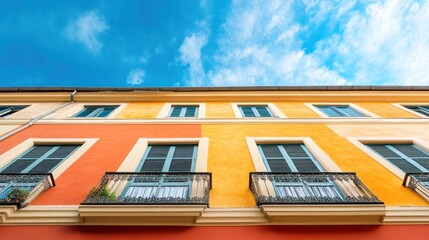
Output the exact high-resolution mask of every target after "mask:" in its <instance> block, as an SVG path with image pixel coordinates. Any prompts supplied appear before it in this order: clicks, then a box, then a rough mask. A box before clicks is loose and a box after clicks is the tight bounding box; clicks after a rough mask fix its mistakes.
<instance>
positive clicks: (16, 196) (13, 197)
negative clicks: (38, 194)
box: [6, 188, 30, 207]
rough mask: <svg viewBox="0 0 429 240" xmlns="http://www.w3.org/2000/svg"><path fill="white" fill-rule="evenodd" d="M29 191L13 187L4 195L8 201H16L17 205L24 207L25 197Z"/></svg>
mask: <svg viewBox="0 0 429 240" xmlns="http://www.w3.org/2000/svg"><path fill="white" fill-rule="evenodd" d="M29 194H30V191H28V190H25V189H22V188H14V189H12V191H10V192H9V193H8V194H7V195H6V200H7V202H9V203H16V204H18V207H24V202H25V200H26V199H27V197H28V195H29Z"/></svg>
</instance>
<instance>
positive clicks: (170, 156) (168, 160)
mask: <svg viewBox="0 0 429 240" xmlns="http://www.w3.org/2000/svg"><path fill="white" fill-rule="evenodd" d="M159 145H160V144H149V145H148V146H147V148H146V151H145V153H144V154H143V157H142V159H141V160H140V162H139V164H138V165H137V168H136V169H135V171H137V170H138V169H140V168H142V167H143V165H144V163H145V162H146V160H147V156H148V154H149V151H150V150H149V148H151V147H152V146H159ZM180 145H192V146H196V149H195V148H194V149H193V153H192V164H191V171H189V172H195V165H196V161H197V154H198V144H183V143H182V144H165V145H164V146H169V147H170V148H169V149H168V152H167V156H166V159H165V162H164V165H163V169H162V170H161V172H163V173H168V172H169V171H168V169H169V168H170V167H171V163H172V160H173V154H174V151H173V152H172V147H174V148H176V147H177V146H180Z"/></svg>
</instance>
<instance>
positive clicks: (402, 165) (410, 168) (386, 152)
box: [367, 144, 421, 172]
mask: <svg viewBox="0 0 429 240" xmlns="http://www.w3.org/2000/svg"><path fill="white" fill-rule="evenodd" d="M401 145H402V144H401ZM367 146H368V147H370V148H371V149H372V150H374V151H375V152H376V153H378V154H379V155H381V156H382V157H384V158H385V159H386V160H388V161H389V162H391V163H392V164H393V165H395V166H396V167H398V168H399V169H401V170H402V171H404V172H421V170H420V169H419V168H417V167H416V166H414V165H413V164H411V163H410V162H409V161H408V160H407V159H405V158H404V157H402V156H400V155H398V154H397V153H395V152H393V151H392V150H391V149H389V148H388V147H387V145H385V144H368V145H367ZM392 146H394V148H395V149H397V150H398V151H400V152H401V150H403V151H405V152H406V153H407V154H412V152H414V151H413V150H411V149H410V148H408V147H406V146H400V147H399V149H398V148H397V147H398V145H397V144H395V145H392ZM400 149H401V150H400ZM403 154H404V153H403ZM405 155H406V154H405Z"/></svg>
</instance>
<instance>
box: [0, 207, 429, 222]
mask: <svg viewBox="0 0 429 240" xmlns="http://www.w3.org/2000/svg"><path fill="white" fill-rule="evenodd" d="M415 224H429V207H393V206H384V205H264V206H262V207H261V208H256V207H254V208H207V207H206V206H198V205H197V206H196V205H192V206H189V205H180V206H164V205H163V206H160V205H153V206H142V205H134V206H130V205H128V206H124V205H123V206H120V205H119V206H118V205H100V206H88V205H85V206H84V205H81V206H63V205H52V206H27V207H25V208H22V209H19V210H18V209H17V208H16V207H15V206H0V226H1V225H142V226H149V225H159V226H164V225H165V226H167V225H168V226H171V225H175V226H252V225H415Z"/></svg>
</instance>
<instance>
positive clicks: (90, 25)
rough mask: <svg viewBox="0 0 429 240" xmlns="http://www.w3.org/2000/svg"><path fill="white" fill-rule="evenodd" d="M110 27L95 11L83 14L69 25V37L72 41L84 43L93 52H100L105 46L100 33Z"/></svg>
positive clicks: (67, 30)
mask: <svg viewBox="0 0 429 240" xmlns="http://www.w3.org/2000/svg"><path fill="white" fill-rule="evenodd" d="M107 29H109V26H108V25H107V24H106V22H105V21H104V20H103V18H102V17H101V16H99V15H98V13H97V12H95V11H90V12H87V13H84V14H82V15H81V16H79V17H78V18H77V19H75V20H74V21H72V22H70V23H69V25H68V26H67V29H66V32H67V37H68V38H69V40H71V41H76V42H79V43H81V44H83V45H84V46H85V47H86V48H88V50H89V51H90V52H92V53H95V54H97V53H99V51H100V49H101V48H102V47H103V45H102V43H101V42H100V41H99V40H98V39H97V37H98V35H99V34H100V33H103V32H104V31H106V30H107Z"/></svg>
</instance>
